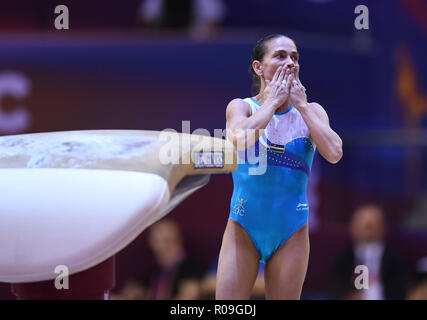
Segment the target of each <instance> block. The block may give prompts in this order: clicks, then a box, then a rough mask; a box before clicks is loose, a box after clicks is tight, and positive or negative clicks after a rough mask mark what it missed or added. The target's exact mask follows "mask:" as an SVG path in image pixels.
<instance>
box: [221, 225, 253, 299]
mask: <svg viewBox="0 0 427 320" xmlns="http://www.w3.org/2000/svg"><path fill="white" fill-rule="evenodd" d="M258 267H259V255H258V252H257V250H256V248H255V246H254V245H253V243H252V241H251V239H250V237H249V235H248V233H247V232H246V231H245V229H244V228H243V227H242V226H241V225H240V224H239V223H238V222H236V221H234V220H232V219H229V220H228V222H227V226H226V228H225V232H224V236H223V239H222V245H221V252H220V255H219V262H218V273H217V282H216V299H220V300H222V299H249V298H250V295H251V292H252V287H253V285H254V283H255V280H256V277H257V274H258Z"/></svg>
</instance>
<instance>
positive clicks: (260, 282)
mask: <svg viewBox="0 0 427 320" xmlns="http://www.w3.org/2000/svg"><path fill="white" fill-rule="evenodd" d="M264 268H265V264H264V263H262V262H260V265H259V271H258V276H257V278H256V280H255V284H254V287H253V289H252V296H251V299H253V300H261V299H265V284H264ZM217 270H218V259H217V260H216V261H215V262H214V263H213V264H212V266H211V268H210V269H209V271H208V272H207V273H206V275H205V277H204V278H203V280H202V284H201V298H202V299H205V300H214V299H215V289H216V273H217Z"/></svg>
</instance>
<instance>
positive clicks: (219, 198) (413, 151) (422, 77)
mask: <svg viewBox="0 0 427 320" xmlns="http://www.w3.org/2000/svg"><path fill="white" fill-rule="evenodd" d="M141 2H142V1H139V0H126V1H120V2H118V1H114V2H112V1H110V2H105V1H100V0H94V1H79V0H77V1H60V2H58V1H50V0H49V1H42V0H40V1H29V0H28V1H25V0H16V1H7V2H2V3H1V4H0V133H1V134H3V135H7V134H15V133H30V132H46V131H59V130H61V131H62V130H83V129H143V130H163V129H166V128H173V129H176V130H178V131H181V130H182V121H186V120H190V121H191V131H194V130H195V129H197V128H206V129H208V130H209V131H210V132H211V133H212V135H213V132H214V129H224V128H225V108H226V106H227V104H228V102H229V101H230V100H231V99H233V98H236V97H241V98H244V97H247V96H250V95H251V93H250V89H251V77H250V75H249V73H248V66H249V63H250V52H251V48H252V46H253V45H254V43H255V42H256V41H257V40H258V39H260V38H261V37H263V36H264V35H267V34H270V33H283V34H286V35H288V36H290V37H291V38H293V39H294V40H295V42H296V44H297V47H298V50H299V52H300V56H301V59H300V64H301V72H300V78H301V81H302V83H303V84H304V85H305V87H306V88H307V94H308V97H309V101H316V102H319V103H320V104H322V105H323V106H324V107H325V109H326V110H327V112H328V115H329V118H330V122H331V126H332V127H333V128H334V129H335V130H336V131H337V133H339V134H340V136H341V137H342V139H343V142H344V156H343V158H342V160H341V161H340V162H339V163H338V164H337V165H331V164H329V163H327V162H326V161H325V160H324V159H322V158H321V157H320V156H319V154H318V153H317V154H316V157H315V160H314V164H313V172H312V176H311V178H310V187H309V197H310V226H311V230H310V234H311V235H310V236H311V254H310V263H309V269H308V274H307V279H306V282H305V285H304V293H303V298H307V299H310V298H328V294H327V292H328V286H329V280H330V276H331V274H330V273H331V267H332V264H333V262H334V259H335V258H336V255H337V254H338V252H339V251H340V250H341V249H343V248H344V247H345V246H346V245H348V244H349V241H350V240H349V237H348V222H349V219H350V217H351V214H352V213H353V211H354V209H355V208H356V207H357V206H359V205H360V204H363V203H365V202H368V201H373V202H376V203H379V204H380V205H382V206H383V207H384V208H385V212H386V214H387V223H388V227H389V228H388V233H387V239H388V241H389V242H390V243H391V244H392V245H393V246H394V247H395V248H396V249H397V250H399V251H400V252H402V254H404V255H405V257H406V258H407V260H408V262H409V264H410V266H411V267H412V268H414V266H415V263H416V261H417V260H418V259H419V258H421V257H423V256H427V170H426V169H425V165H426V163H427V72H426V71H427V61H426V59H425V57H426V56H427V41H426V40H427V37H426V35H427V2H426V1H416V0H394V1H385V0H380V1H353V0H351V1H333V0H331V1H326V0H325V1H297V0H295V1H272V0H270V1H269V0H266V1H258V0H245V1H243V0H242V1H229V2H227V1H225V2H224V4H225V10H226V11H224V14H223V17H222V19H221V21H220V23H218V24H217V25H216V27H215V30H214V31H213V32H211V33H209V34H203V33H202V34H194V33H190V32H188V31H187V30H181V29H174V28H150V27H147V26H141V25H140V24H139V23H138V22H137V13H138V10H139V9H138V8H139V6H140V4H141ZM58 4H65V5H67V6H68V8H69V11H70V29H69V30H56V29H55V28H54V19H55V15H54V8H55V6H56V5H58ZM359 4H364V5H366V6H367V7H368V8H369V29H368V30H356V29H355V27H354V19H355V17H356V14H355V13H354V8H355V7H356V6H357V5H359ZM231 193H232V179H231V175H220V176H212V177H211V180H210V183H209V184H208V185H207V186H205V187H204V188H203V189H201V190H200V191H198V192H196V193H195V194H193V195H192V196H191V197H189V198H188V199H187V200H185V202H183V203H182V204H181V205H180V206H179V207H177V208H176V209H174V210H173V212H172V213H170V215H171V216H173V217H174V218H176V219H177V220H178V221H179V223H180V225H181V226H182V228H183V232H184V238H185V243H186V245H187V247H188V249H189V250H190V251H191V252H193V253H194V254H196V255H197V256H199V257H200V259H201V260H202V262H203V263H204V264H205V266H209V265H210V264H211V263H212V262H213V261H214V260H215V259H216V257H217V255H218V252H219V248H220V244H221V238H222V234H223V231H224V227H225V224H226V221H227V217H228V212H229V200H230V198H231ZM0 201H1V200H0ZM0 214H1V213H0ZM0 245H1V244H0ZM152 261H153V256H152V253H151V252H150V250H149V248H148V245H147V235H146V233H143V234H141V235H140V236H139V237H138V238H137V239H136V240H135V241H134V242H133V243H132V244H131V245H130V246H128V247H127V248H126V249H124V250H123V251H121V252H120V253H119V254H118V255H117V279H116V280H117V281H116V288H117V289H120V287H121V286H123V283H124V282H125V281H126V280H127V279H128V278H130V277H133V276H136V275H139V276H140V275H144V274H145V273H147V272H148V271H149V270H150V268H152V267H153V262H152ZM0 298H1V299H13V298H14V297H13V296H12V295H11V294H10V285H9V284H5V283H1V284H0Z"/></svg>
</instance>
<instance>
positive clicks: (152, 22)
mask: <svg viewBox="0 0 427 320" xmlns="http://www.w3.org/2000/svg"><path fill="white" fill-rule="evenodd" d="M225 12H226V7H225V5H224V3H223V2H222V0H179V1H176V0H144V1H143V2H142V3H141V6H140V9H139V12H138V18H139V21H140V22H141V23H142V25H143V26H147V27H157V28H168V29H187V30H190V31H191V32H192V33H194V34H196V35H199V34H202V35H205V34H210V33H213V32H215V31H216V29H217V28H218V27H219V26H220V24H221V22H222V20H223V19H224V17H225Z"/></svg>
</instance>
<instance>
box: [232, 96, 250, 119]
mask: <svg viewBox="0 0 427 320" xmlns="http://www.w3.org/2000/svg"><path fill="white" fill-rule="evenodd" d="M226 113H227V115H234V114H242V115H243V114H244V115H246V116H250V115H251V106H250V105H249V103H247V102H246V101H244V100H243V99H240V98H236V99H233V100H231V101H230V102H229V103H228V105H227V110H226Z"/></svg>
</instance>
